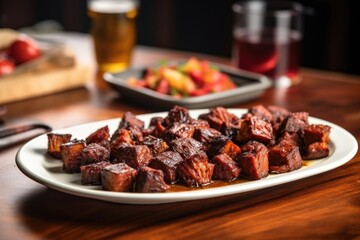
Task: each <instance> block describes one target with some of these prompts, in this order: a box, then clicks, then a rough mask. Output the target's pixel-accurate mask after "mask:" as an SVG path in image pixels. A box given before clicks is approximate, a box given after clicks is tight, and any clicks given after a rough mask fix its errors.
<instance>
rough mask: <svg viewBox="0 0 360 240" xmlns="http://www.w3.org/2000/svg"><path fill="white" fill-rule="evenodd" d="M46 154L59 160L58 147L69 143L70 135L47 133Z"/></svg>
mask: <svg viewBox="0 0 360 240" xmlns="http://www.w3.org/2000/svg"><path fill="white" fill-rule="evenodd" d="M47 137H48V150H47V152H48V154H49V155H51V156H53V157H54V158H59V159H60V158H61V154H60V145H61V144H64V143H67V142H70V140H71V134H59V133H48V134H47Z"/></svg>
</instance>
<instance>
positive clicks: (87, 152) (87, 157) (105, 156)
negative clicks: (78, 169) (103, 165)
mask: <svg viewBox="0 0 360 240" xmlns="http://www.w3.org/2000/svg"><path fill="white" fill-rule="evenodd" d="M102 161H110V151H109V150H108V149H106V148H105V147H103V146H101V145H99V144H97V143H91V144H89V145H87V146H86V147H85V148H84V149H83V150H82V152H81V165H87V164H91V163H97V162H102Z"/></svg>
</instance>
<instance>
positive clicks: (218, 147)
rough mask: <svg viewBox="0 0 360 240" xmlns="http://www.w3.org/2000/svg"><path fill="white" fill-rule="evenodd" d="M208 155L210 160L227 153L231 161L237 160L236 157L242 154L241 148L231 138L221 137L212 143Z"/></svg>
mask: <svg viewBox="0 0 360 240" xmlns="http://www.w3.org/2000/svg"><path fill="white" fill-rule="evenodd" d="M206 153H207V154H208V156H209V158H210V159H211V158H213V157H215V156H216V155H219V154H222V153H226V154H227V155H228V156H229V157H230V158H231V159H233V160H235V159H236V157H237V156H238V155H239V154H240V153H241V148H240V147H239V146H238V145H236V144H235V143H234V142H233V141H231V140H230V139H229V138H227V137H225V136H222V135H221V136H219V137H217V138H215V139H214V140H213V141H212V142H211V144H210V147H209V149H208V150H207V152H206Z"/></svg>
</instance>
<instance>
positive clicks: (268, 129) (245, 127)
mask: <svg viewBox="0 0 360 240" xmlns="http://www.w3.org/2000/svg"><path fill="white" fill-rule="evenodd" d="M272 137H273V132H272V126H271V123H269V122H267V121H264V120H261V119H260V118H258V117H256V116H250V117H248V118H246V119H243V120H242V122H241V128H240V129H239V130H238V131H237V135H236V140H237V141H238V142H240V143H246V142H248V141H250V140H255V141H258V142H261V143H264V144H268V143H269V142H270V140H271V139H272Z"/></svg>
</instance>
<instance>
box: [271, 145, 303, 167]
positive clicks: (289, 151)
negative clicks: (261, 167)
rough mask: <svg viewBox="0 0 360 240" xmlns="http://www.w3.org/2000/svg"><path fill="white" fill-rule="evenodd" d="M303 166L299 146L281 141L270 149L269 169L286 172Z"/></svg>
mask: <svg viewBox="0 0 360 240" xmlns="http://www.w3.org/2000/svg"><path fill="white" fill-rule="evenodd" d="M301 166H302V160H301V155H300V151H299V147H297V146H296V145H294V144H291V143H289V142H285V141H283V142H280V143H279V144H277V145H275V146H274V147H272V148H270V150H269V169H270V172H272V173H285V172H291V171H293V170H296V169H299V168H301Z"/></svg>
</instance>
